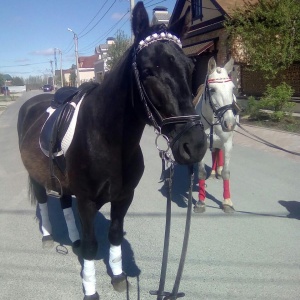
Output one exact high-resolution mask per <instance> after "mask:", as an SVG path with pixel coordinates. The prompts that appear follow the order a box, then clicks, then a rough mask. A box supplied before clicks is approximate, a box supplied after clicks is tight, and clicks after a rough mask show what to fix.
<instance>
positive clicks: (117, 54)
mask: <svg viewBox="0 0 300 300" xmlns="http://www.w3.org/2000/svg"><path fill="white" fill-rule="evenodd" d="M130 45H131V42H130V39H129V38H128V37H127V36H126V35H125V33H124V31H122V30H118V32H117V35H116V39H115V43H114V44H111V45H110V47H109V48H108V51H107V57H108V59H107V67H108V68H109V69H110V70H111V69H112V68H113V67H114V66H115V65H116V63H117V62H118V61H119V59H120V58H121V57H122V56H123V54H124V52H125V51H126V50H127V49H128V48H129V47H130Z"/></svg>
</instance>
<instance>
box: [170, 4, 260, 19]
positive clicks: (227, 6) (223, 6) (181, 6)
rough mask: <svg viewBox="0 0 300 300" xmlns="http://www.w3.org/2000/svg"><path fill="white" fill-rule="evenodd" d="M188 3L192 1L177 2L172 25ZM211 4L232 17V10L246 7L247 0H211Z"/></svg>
mask: <svg viewBox="0 0 300 300" xmlns="http://www.w3.org/2000/svg"><path fill="white" fill-rule="evenodd" d="M248 1H249V2H251V3H256V2H258V0H248ZM186 2H188V3H191V1H190V0H177V1H176V4H175V6H174V10H173V13H172V16H171V18H170V23H171V24H172V23H174V22H175V21H176V20H178V19H179V18H180V16H181V13H182V11H183V9H184V6H185V3H186ZM210 2H211V3H213V4H214V5H215V6H216V7H217V8H218V9H219V11H220V12H221V13H222V14H223V15H224V14H227V15H231V13H232V10H233V9H234V8H235V7H243V6H245V0H210Z"/></svg>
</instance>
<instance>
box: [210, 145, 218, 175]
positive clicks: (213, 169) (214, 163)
mask: <svg viewBox="0 0 300 300" xmlns="http://www.w3.org/2000/svg"><path fill="white" fill-rule="evenodd" d="M218 150H219V149H216V148H214V149H212V150H211V161H212V164H211V173H210V175H209V177H208V178H207V179H216V171H217V153H218Z"/></svg>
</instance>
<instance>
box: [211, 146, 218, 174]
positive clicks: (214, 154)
mask: <svg viewBox="0 0 300 300" xmlns="http://www.w3.org/2000/svg"><path fill="white" fill-rule="evenodd" d="M211 158H212V167H211V169H212V170H213V171H216V169H217V159H216V158H217V149H216V150H215V151H211Z"/></svg>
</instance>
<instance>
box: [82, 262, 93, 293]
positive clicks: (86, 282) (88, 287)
mask: <svg viewBox="0 0 300 300" xmlns="http://www.w3.org/2000/svg"><path fill="white" fill-rule="evenodd" d="M95 274H96V271H95V263H94V261H93V260H86V259H84V260H83V272H82V277H83V278H82V284H83V287H84V294H85V295H86V296H91V295H94V294H95V293H96V276H95Z"/></svg>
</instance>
